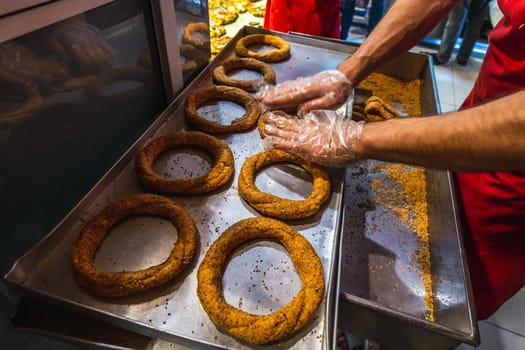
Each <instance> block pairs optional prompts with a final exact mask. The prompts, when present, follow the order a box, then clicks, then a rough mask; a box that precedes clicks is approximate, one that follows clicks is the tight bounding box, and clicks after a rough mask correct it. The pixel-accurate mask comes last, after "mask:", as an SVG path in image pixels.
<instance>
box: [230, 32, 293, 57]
mask: <svg viewBox="0 0 525 350" xmlns="http://www.w3.org/2000/svg"><path fill="white" fill-rule="evenodd" d="M253 44H262V45H270V46H273V47H275V48H276V49H274V50H270V51H264V52H257V51H252V50H250V49H249V47H250V45H253ZM235 53H236V54H237V55H239V56H241V57H251V58H255V59H258V60H259V61H263V62H280V61H284V60H286V59H288V58H290V44H289V43H288V42H287V41H286V40H284V39H282V38H280V37H278V36H276V35H272V34H250V35H246V36H244V37H242V38H240V39H239V40H238V41H237V42H236V43H235Z"/></svg>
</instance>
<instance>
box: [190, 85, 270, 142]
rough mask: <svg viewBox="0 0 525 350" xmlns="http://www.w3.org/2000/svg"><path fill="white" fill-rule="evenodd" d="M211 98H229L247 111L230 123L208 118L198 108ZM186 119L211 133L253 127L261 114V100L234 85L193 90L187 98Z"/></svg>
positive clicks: (195, 126)
mask: <svg viewBox="0 0 525 350" xmlns="http://www.w3.org/2000/svg"><path fill="white" fill-rule="evenodd" d="M211 100H227V101H231V102H234V103H237V104H239V105H241V106H243V107H244V109H245V110H246V112H245V113H244V114H243V115H242V116H241V117H239V118H236V119H235V120H233V121H232V122H231V124H229V125H224V124H219V123H217V122H215V121H212V120H208V119H206V118H204V117H202V116H201V115H199V113H198V109H199V108H200V107H201V106H202V105H203V104H204V103H206V102H208V101H211ZM184 111H185V114H186V120H187V121H188V123H190V124H191V126H193V127H194V128H195V129H197V130H200V131H204V132H209V133H225V132H239V131H245V130H248V129H251V128H252V127H253V126H254V125H255V124H256V123H257V119H258V118H259V115H260V114H261V106H260V105H259V102H257V100H256V99H255V97H253V96H252V95H251V94H249V93H248V92H246V91H244V90H242V89H239V88H236V87H232V86H211V87H206V88H201V89H197V90H194V91H192V93H191V94H190V95H189V96H188V98H187V99H186V105H185V108H184Z"/></svg>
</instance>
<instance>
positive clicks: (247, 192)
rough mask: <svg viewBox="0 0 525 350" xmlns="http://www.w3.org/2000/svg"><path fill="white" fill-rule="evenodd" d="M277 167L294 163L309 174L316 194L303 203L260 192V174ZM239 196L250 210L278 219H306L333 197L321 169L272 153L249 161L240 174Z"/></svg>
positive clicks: (296, 157)
mask: <svg viewBox="0 0 525 350" xmlns="http://www.w3.org/2000/svg"><path fill="white" fill-rule="evenodd" d="M275 163H292V164H295V165H298V166H300V167H301V168H303V169H304V170H306V171H307V172H308V173H310V175H312V178H313V190H312V193H310V196H308V198H306V199H304V200H293V199H287V198H281V197H278V196H275V195H273V194H269V193H264V192H261V191H260V190H259V189H258V188H257V186H256V185H255V176H256V173H257V171H258V170H260V169H262V168H263V167H265V166H267V165H270V164H275ZM238 185H239V194H240V195H241V197H242V198H244V200H246V202H248V204H250V206H252V207H253V208H254V209H256V210H257V211H258V212H260V213H261V214H263V215H266V216H271V217H274V218H279V219H303V218H307V217H310V216H312V215H314V214H315V213H317V212H318V211H319V208H320V207H321V205H322V204H323V203H324V202H325V201H326V200H327V199H328V197H329V196H330V179H329V177H328V173H327V172H326V171H325V170H324V169H323V168H321V167H320V166H319V165H316V164H314V163H311V162H308V161H305V160H303V159H301V158H299V157H298V156H296V155H293V154H291V153H288V152H285V151H281V150H278V149H272V150H270V151H266V152H262V153H258V154H256V155H254V156H251V157H250V158H248V159H246V161H245V162H244V164H243V166H242V168H241V171H240V173H239V184H238Z"/></svg>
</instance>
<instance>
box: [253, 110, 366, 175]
mask: <svg viewBox="0 0 525 350" xmlns="http://www.w3.org/2000/svg"><path fill="white" fill-rule="evenodd" d="M263 122H264V134H265V135H266V138H265V142H267V145H269V146H270V147H274V148H279V149H282V150H284V151H288V152H290V153H294V154H297V155H298V156H299V157H301V158H303V159H306V160H309V161H312V162H314V163H318V164H321V165H325V166H330V167H344V166H347V165H349V164H350V163H351V162H353V161H356V160H357V159H358V156H357V154H356V150H357V146H358V145H359V142H360V139H361V133H362V130H363V124H364V123H363V122H355V121H352V120H349V119H345V118H341V117H339V116H337V114H336V112H335V111H333V110H315V111H312V112H309V113H308V114H306V115H305V117H304V118H303V119H297V118H293V117H286V116H283V115H282V114H277V113H273V112H267V113H265V114H264V117H263Z"/></svg>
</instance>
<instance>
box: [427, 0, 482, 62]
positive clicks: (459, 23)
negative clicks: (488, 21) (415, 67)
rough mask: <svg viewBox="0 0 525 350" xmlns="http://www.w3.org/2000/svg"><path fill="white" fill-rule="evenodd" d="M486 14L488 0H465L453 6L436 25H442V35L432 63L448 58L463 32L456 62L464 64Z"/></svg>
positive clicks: (478, 34) (444, 60)
mask: <svg viewBox="0 0 525 350" xmlns="http://www.w3.org/2000/svg"><path fill="white" fill-rule="evenodd" d="M465 12H466V16H465ZM487 15H488V0H466V1H462V2H460V3H458V4H457V5H456V6H454V7H453V8H452V10H451V11H450V13H449V15H448V17H447V18H446V19H445V20H444V21H442V22H441V24H440V25H438V27H443V35H442V36H441V44H440V45H439V49H438V52H437V53H435V54H432V58H433V61H434V64H436V65H440V64H444V63H447V62H448V61H449V60H450V57H451V56H452V52H453V51H454V46H455V45H456V41H457V39H458V37H460V36H461V32H463V35H462V39H463V40H462V41H461V45H460V47H459V51H458V54H457V55H456V62H457V63H458V64H460V65H462V66H464V65H466V64H467V62H468V60H469V58H470V55H471V54H472V50H473V49H474V45H475V44H476V41H477V40H478V39H479V37H480V34H481V29H482V27H483V22H484V20H485V17H486V16H487ZM463 25H464V26H463Z"/></svg>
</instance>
